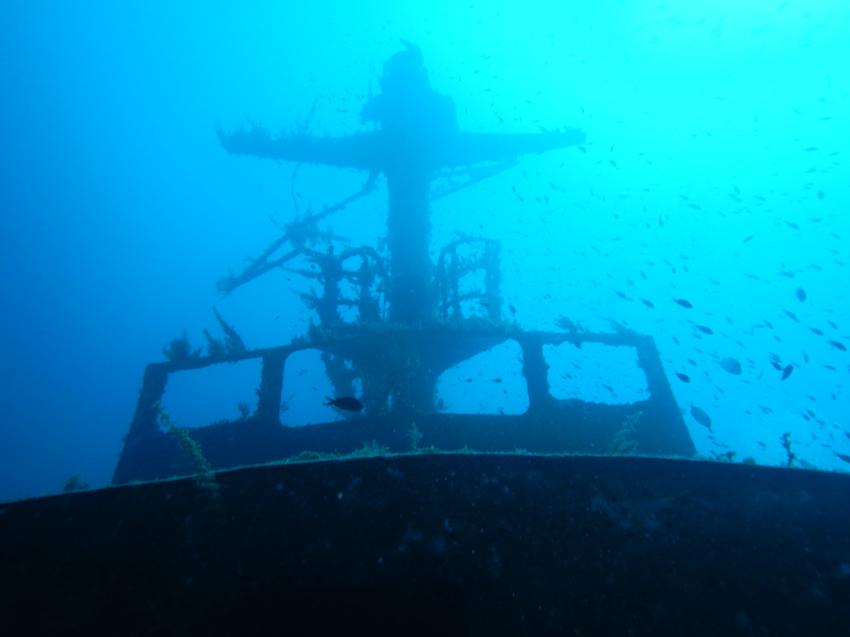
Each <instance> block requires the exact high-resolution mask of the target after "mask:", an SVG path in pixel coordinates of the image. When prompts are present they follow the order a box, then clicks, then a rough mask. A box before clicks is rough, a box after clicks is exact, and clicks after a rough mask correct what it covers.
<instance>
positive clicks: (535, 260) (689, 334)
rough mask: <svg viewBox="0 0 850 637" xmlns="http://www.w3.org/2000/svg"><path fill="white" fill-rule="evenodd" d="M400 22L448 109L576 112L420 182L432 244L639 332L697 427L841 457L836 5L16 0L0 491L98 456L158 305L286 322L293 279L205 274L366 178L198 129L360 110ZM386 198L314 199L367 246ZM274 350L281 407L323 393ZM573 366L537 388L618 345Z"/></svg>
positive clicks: (549, 301)
mask: <svg viewBox="0 0 850 637" xmlns="http://www.w3.org/2000/svg"><path fill="white" fill-rule="evenodd" d="M402 39H405V40H408V41H410V42H413V43H415V44H416V45H417V46H419V47H420V48H421V50H422V53H423V56H424V59H425V64H426V66H427V68H428V71H429V75H430V80H431V84H432V86H433V87H434V88H435V89H436V90H437V91H439V92H440V93H443V94H446V95H449V96H450V97H451V98H452V99H453V100H454V102H455V105H456V108H457V116H458V123H459V126H460V128H461V129H462V130H468V131H473V132H539V131H541V130H551V129H556V128H558V127H564V126H570V127H577V128H581V129H582V130H584V131H585V132H586V134H587V142H586V143H585V144H584V145H583V146H582V148H581V149H580V150H579V149H575V148H572V149H565V150H559V151H552V152H549V153H546V154H542V155H539V156H529V157H525V158H523V159H522V160H521V161H520V162H519V164H518V165H517V166H516V167H514V168H512V169H510V170H508V171H505V172H503V173H500V174H499V175H496V176H495V177H493V178H491V179H489V180H485V181H483V182H481V183H479V184H477V185H475V186H474V187H471V188H468V189H466V190H463V191H461V192H459V193H457V194H455V195H452V196H448V197H444V198H441V199H439V200H437V201H435V202H434V203H433V206H432V218H431V219H432V228H433V229H432V254H433V255H435V256H436V254H437V253H438V252H439V249H440V247H441V246H443V245H445V244H446V243H447V242H448V241H450V240H451V239H452V238H453V237H455V236H457V235H458V234H462V233H466V234H474V235H482V236H485V237H487V238H491V239H496V240H498V241H500V242H501V246H502V251H501V268H502V275H503V280H502V293H503V297H504V301H505V320H508V321H516V322H517V323H518V324H519V325H520V326H521V327H522V328H524V329H529V330H530V329H548V330H555V329H559V328H560V327H562V326H563V325H564V324H567V323H565V320H564V317H567V319H568V321H569V322H571V323H573V324H577V325H581V326H585V327H587V328H589V329H594V330H608V329H611V325H612V323H617V324H620V325H624V326H627V327H629V328H631V329H634V330H636V331H638V332H641V333H645V334H649V335H652V336H653V337H654V338H655V340H656V343H657V346H658V348H659V351H660V353H661V357H662V360H663V363H664V366H665V370H666V372H667V375H668V377H669V380H670V383H671V385H672V387H673V391H674V393H675V396H676V399H677V401H678V403H679V406H680V407H681V408H682V410H683V412H684V414H685V421H686V423H687V425H688V427H689V431H690V434H691V437H692V438H693V440H694V443H695V444H696V447H697V450H698V453H699V454H700V455H702V456H705V457H714V458H718V459H732V460H733V461H745V460H746V461H755V462H757V463H759V464H770V465H787V464H789V459H790V456H789V445H790V447H791V448H792V449H793V454H794V461H793V462H792V463H791V464H792V465H793V466H803V467H809V466H810V467H816V468H819V469H824V470H846V469H850V464H848V462H850V416H848V414H850V398H848V394H847V390H846V383H847V380H848V373H849V372H850V353H848V352H847V348H848V347H850V325H849V324H848V316H850V299H848V291H847V288H848V285H847V281H848V276H847V260H848V258H850V255H848V248H847V243H846V242H847V238H848V237H850V228H848V226H850V220H848V215H847V211H848V209H850V172H849V171H848V169H847V164H846V161H847V158H846V152H847V147H848V141H850V123H848V117H847V113H848V112H850V74H848V73H847V68H848V63H850V44H848V42H850V5H848V4H847V3H846V2H841V1H839V0H835V1H822V2H803V1H802V0H799V1H795V0H788V1H785V2H782V1H770V2H767V1H764V2H763V1H760V0H750V1H741V0H737V1H734V2H733V1H732V0H714V1H712V2H708V1H705V2H685V1H684V0H681V1H669V2H655V1H652V2H650V1H637V0H635V1H628V0H623V1H619V2H617V1H614V0H603V1H601V2H597V3H593V6H590V7H586V6H579V3H575V4H568V3H560V2H530V3H521V4H520V3H512V2H505V3H499V2H471V3H463V4H458V3H453V2H433V3H416V2H408V3H402V2H369V3H346V2H315V3H312V5H311V6H310V7H305V6H298V5H296V3H285V2H249V3H239V4H237V3H201V2H197V3H194V2H185V3H180V4H178V5H176V6H172V4H171V3H165V2H149V3H145V5H144V6H141V5H139V6H118V5H116V4H114V3H107V2H94V1H92V2H85V3H62V2H28V3H23V2H19V3H9V6H7V7H6V8H5V10H4V19H3V21H2V23H0V49H2V55H0V86H2V90H3V101H2V106H0V109H2V110H0V127H2V131H0V138H2V144H0V206H2V214H0V224H2V226H0V237H2V242H3V244H2V250H0V259H2V261H0V273H1V274H2V285H0V295H2V296H0V308H2V312H0V321H2V324H0V335H2V354H0V364H2V369H0V410H2V418H3V420H2V425H0V436H2V437H0V440H2V445H0V499H3V500H6V499H13V498H21V497H29V496H34V495H40V494H45V493H52V492H57V491H60V490H61V489H62V487H63V485H64V484H65V482H66V480H67V479H68V478H69V477H70V476H72V475H75V474H78V475H79V476H80V477H81V479H82V480H84V481H85V482H87V483H88V484H89V485H91V486H102V485H105V484H107V483H108V482H109V481H110V479H111V474H112V471H113V469H114V468H115V463H116V460H117V457H118V454H119V452H120V450H121V443H122V438H123V436H124V435H125V434H126V432H127V428H128V425H129V422H130V419H131V417H132V414H133V410H134V408H135V401H136V398H137V394H138V390H139V386H140V383H141V379H142V373H143V371H144V366H145V365H146V364H147V363H149V362H153V361H156V360H162V359H163V353H162V348H163V347H164V346H165V345H167V344H168V342H169V341H170V340H171V339H173V338H175V337H178V336H180V335H181V334H182V333H183V332H184V330H185V331H186V334H187V336H188V337H189V339H190V340H191V341H192V343H193V344H195V345H196V346H202V345H203V344H204V336H203V329H204V328H207V329H210V330H213V329H215V328H216V327H217V325H216V321H215V318H214V316H213V314H212V311H211V310H212V308H213V307H215V308H217V309H218V311H219V312H221V314H222V316H223V317H224V318H225V319H226V320H227V321H228V322H229V323H231V324H233V325H235V326H236V327H237V328H238V330H239V332H240V334H241V335H242V337H243V338H244V340H245V342H246V344H247V345H248V347H250V348H256V347H264V346H271V345H279V344H284V343H287V342H289V341H290V340H291V339H292V338H295V337H297V336H301V335H303V334H304V333H305V332H306V330H307V328H308V325H309V323H310V320H311V317H312V318H314V315H313V313H311V312H310V311H309V310H308V309H307V308H305V306H304V304H303V303H302V300H301V298H300V296H299V294H301V293H305V292H307V291H308V290H309V289H310V287H311V285H312V284H311V282H310V281H308V280H304V279H301V278H299V277H297V276H296V275H293V274H292V273H287V272H283V271H281V272H275V273H271V274H269V275H267V276H265V277H263V278H261V279H259V280H257V281H254V282H252V283H250V284H248V285H247V286H245V287H243V288H240V289H239V290H236V291H235V292H234V293H233V294H231V295H229V296H226V297H222V296H221V295H220V294H219V292H218V290H217V288H216V283H217V281H219V280H220V279H221V278H222V277H223V276H225V275H227V273H228V272H230V271H239V270H240V269H241V268H242V267H244V265H245V263H246V259H247V258H251V257H254V256H256V255H258V254H259V253H261V251H262V250H263V249H264V248H265V246H266V245H268V243H269V242H270V241H271V240H273V239H274V238H275V237H276V236H277V234H279V231H278V229H277V226H276V224H275V221H277V223H282V222H286V221H289V220H291V219H292V218H293V216H294V215H295V212H296V205H297V206H298V207H300V211H301V212H302V213H303V212H304V211H306V210H307V209H308V207H309V206H312V209H313V210H319V209H321V207H322V206H324V205H331V204H333V203H335V202H337V201H339V200H340V199H342V198H344V197H346V196H348V195H349V194H351V193H352V192H355V191H356V190H357V189H359V188H360V187H361V186H362V183H363V180H364V178H365V175H364V174H362V173H358V172H356V171H350V170H340V169H334V168H324V167H316V166H309V165H303V166H302V167H301V168H300V169H299V171H298V173H297V175H296V177H295V178H294V179H293V174H292V173H293V166H292V165H291V164H283V163H277V162H273V161H260V160H254V159H246V158H236V157H233V156H230V155H228V154H227V153H226V152H224V151H223V150H222V148H221V147H220V145H219V141H218V139H217V137H216V128H217V127H218V126H222V127H224V128H234V127H238V126H241V125H244V124H245V123H248V122H253V121H256V122H260V123H262V124H263V125H264V126H267V127H268V128H270V129H272V130H284V131H286V130H289V131H292V130H295V129H297V128H298V126H299V125H308V126H309V132H310V133H312V134H315V135H342V134H345V133H351V132H355V131H358V130H363V129H364V126H363V125H362V124H361V122H360V109H361V107H362V105H363V103H364V102H365V101H366V100H367V99H368V97H369V95H370V90H371V91H376V90H377V89H378V79H379V77H380V75H381V70H382V66H383V63H384V61H385V60H386V59H387V58H388V57H389V56H390V55H392V54H393V53H395V52H397V51H398V50H400V49H401V48H402V46H403V45H402ZM308 120H309V122H308ZM385 215H386V188H385V184H383V183H382V182H379V187H378V189H377V191H376V192H375V193H373V194H371V195H370V196H369V197H366V198H365V199H363V200H360V201H358V202H356V203H355V204H353V205H352V206H350V207H349V208H346V209H345V210H344V211H342V212H341V213H339V214H338V215H336V216H335V217H334V218H333V220H332V222H331V225H332V227H333V230H334V232H335V233H337V234H339V235H341V236H345V237H346V238H348V239H350V241H351V242H352V243H354V244H359V243H370V244H377V243H378V239H379V238H380V237H381V235H382V234H383V233H384V232H385V221H386V219H385ZM508 306H513V308H514V309H515V312H511V311H509V310H508ZM689 306H690V307H689ZM515 357H516V353H515V352H514V351H511V350H510V349H508V350H506V351H497V352H494V353H492V356H491V358H490V359H488V361H486V362H484V363H480V364H479V367H481V368H485V369H489V368H490V367H492V366H494V365H496V366H498V365H500V364H502V363H504V364H505V365H506V366H507V365H508V363H509V362H510V361H513V360H514V359H515ZM735 361H737V363H738V365H739V367H738V366H736V365H735ZM302 363H303V374H302V380H301V382H300V384H298V383H296V384H294V387H295V388H297V389H299V391H297V392H294V393H293V394H292V395H291V396H288V398H289V399H290V400H291V412H290V413H289V416H291V417H292V419H293V421H292V422H291V423H290V424H295V425H297V424H304V423H306V422H310V421H314V420H323V419H326V414H325V413H324V410H325V408H324V407H323V406H322V402H323V398H324V395H325V393H326V386H325V385H323V383H324V382H325V379H323V378H322V375H321V373H320V372H319V371H317V370H316V365H317V362H316V361H310V360H304V361H302ZM580 363H581V368H582V370H583V371H585V372H588V373H582V374H576V375H575V377H577V378H579V380H578V381H576V380H575V379H574V376H573V375H570V374H565V375H564V379H565V384H564V385H563V386H562V387H560V388H558V391H560V392H561V395H573V394H575V395H578V396H581V397H584V398H586V399H589V400H600V401H614V402H616V401H619V400H633V399H634V396H639V392H640V388H639V383H638V386H634V379H633V378H631V377H629V374H628V373H627V371H626V372H624V371H623V365H624V364H623V361H621V360H619V359H617V358H616V357H611V356H609V355H608V354H606V353H604V352H600V353H599V354H598V356H596V357H594V356H592V355H591V356H590V357H589V360H588V359H587V358H585V359H582V360H581V361H580ZM591 369H592V372H590V371H588V370H591ZM255 371H256V370H251V369H247V370H243V369H242V368H240V366H236V367H234V369H233V370H232V372H230V373H226V374H224V375H222V376H220V377H219V376H215V374H214V373H213V376H210V377H207V378H205V379H204V383H203V384H201V385H197V386H194V385H193V384H192V381H191V380H189V379H187V380H186V382H185V383H180V382H175V383H173V384H169V393H168V395H167V396H166V400H165V403H166V406H167V407H168V410H169V413H171V414H172V415H173V416H174V418H175V419H176V420H177V421H178V422H180V423H181V424H185V425H187V426H191V425H198V424H204V423H206V422H209V421H211V420H215V419H218V418H223V417H227V418H233V417H235V416H237V415H238V412H237V405H238V404H239V403H240V402H243V401H247V402H250V401H251V400H252V396H253V391H254V387H253V386H252V382H254V381H253V380H252V376H251V374H252V373H254V372H255ZM300 372H302V369H293V370H292V371H291V372H290V370H287V372H286V373H287V375H289V374H290V373H294V374H295V375H296V376H297V375H298V374H299V373H300ZM451 373H452V374H454V375H455V376H457V378H454V376H451V377H447V378H446V379H444V380H443V381H441V384H440V386H439V388H438V390H439V391H440V395H441V397H442V398H443V400H444V404H445V408H446V409H455V410H457V411H472V412H475V411H487V410H495V411H497V412H499V411H500V410H503V411H505V412H506V413H512V412H516V411H522V409H523V400H524V397H523V396H522V395H518V394H517V393H516V392H514V391H513V390H512V389H511V388H512V387H515V385H511V381H510V379H509V378H506V379H505V387H500V388H499V390H498V392H494V391H493V388H492V387H491V386H490V385H489V384H487V383H486V382H483V383H481V384H480V386H478V385H476V386H474V387H472V388H470V387H468V386H466V385H465V384H464V383H462V379H463V378H464V377H466V376H468V375H470V374H472V375H476V374H480V373H481V372H480V371H479V372H476V371H474V370H472V371H470V370H468V369H464V370H455V371H454V372H451ZM289 380H290V379H289V376H287V383H289ZM572 383H576V384H572ZM291 386H293V385H290V384H287V392H288V391H289V387H291ZM695 408H696V409H695ZM702 416H708V417H709V418H710V422H709V423H708V425H707V424H706V419H705V418H703V417H702ZM193 418H194V419H197V421H193V420H192V419H193Z"/></svg>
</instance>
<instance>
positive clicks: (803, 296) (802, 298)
mask: <svg viewBox="0 0 850 637" xmlns="http://www.w3.org/2000/svg"><path fill="white" fill-rule="evenodd" d="M807 296H808V295H807V294H806V291H805V290H804V289H803V288H797V298H798V299H799V300H800V301H801V302H802V301H805V300H806V297H807Z"/></svg>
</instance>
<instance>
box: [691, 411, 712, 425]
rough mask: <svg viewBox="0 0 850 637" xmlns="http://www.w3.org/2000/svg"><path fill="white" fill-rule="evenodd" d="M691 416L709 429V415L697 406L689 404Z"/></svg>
mask: <svg viewBox="0 0 850 637" xmlns="http://www.w3.org/2000/svg"><path fill="white" fill-rule="evenodd" d="M691 416H693V417H694V420H696V421H697V422H698V423H699V424H701V425H702V426H703V427H706V428H708V429H711V416H709V415H708V414H707V413H705V412H704V411H703V410H702V409H700V408H699V407H696V406H694V405H691Z"/></svg>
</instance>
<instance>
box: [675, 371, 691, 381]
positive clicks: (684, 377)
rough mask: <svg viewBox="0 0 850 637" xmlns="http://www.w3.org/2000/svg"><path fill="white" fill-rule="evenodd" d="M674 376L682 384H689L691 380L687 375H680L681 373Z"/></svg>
mask: <svg viewBox="0 0 850 637" xmlns="http://www.w3.org/2000/svg"><path fill="white" fill-rule="evenodd" d="M676 376H677V377H678V379H679V380H680V381H682V382H683V383H689V382H691V379H690V377H689V376H688V375H687V374H682V373H681V372H676Z"/></svg>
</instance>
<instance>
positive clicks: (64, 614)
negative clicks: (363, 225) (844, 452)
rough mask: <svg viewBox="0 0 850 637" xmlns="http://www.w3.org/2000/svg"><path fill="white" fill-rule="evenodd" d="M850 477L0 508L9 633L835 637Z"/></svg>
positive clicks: (450, 482)
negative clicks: (773, 636)
mask: <svg viewBox="0 0 850 637" xmlns="http://www.w3.org/2000/svg"><path fill="white" fill-rule="evenodd" d="M848 492H850V476H846V475H840V474H826V473H818V472H811V471H805V470H793V471H790V470H782V469H773V468H766V467H755V466H746V465H734V464H728V463H716V462H698V461H692V460H671V459H653V458H638V457H578V456H572V457H571V456H564V457H542V456H529V455H519V454H504V455H493V454H480V455H479V454H428V455H425V454H421V455H419V454H417V455H413V454H411V455H404V456H394V457H374V458H360V459H347V460H337V461H321V462H307V463H296V464H281V465H269V466H265V467H254V468H245V469H238V470H233V471H228V472H222V473H219V474H217V475H216V476H215V478H214V480H213V481H212V482H204V481H200V480H198V479H195V478H185V479H180V480H176V481H167V482H156V483H150V484H145V485H132V486H122V487H113V488H109V489H105V490H101V491H94V492H87V493H86V492H82V493H73V494H66V495H60V496H53V497H48V498H42V499H38V500H30V501H24V502H19V503H13V504H8V505H5V506H4V507H3V508H2V509H0V511H1V512H2V515H0V557H2V563H3V569H2V570H1V571H0V584H2V590H3V591H4V593H3V595H2V596H0V617H2V620H0V625H2V627H3V630H4V634H7V635H12V634H56V633H59V632H62V633H66V634H67V633H82V632H83V631H85V632H96V633H106V632H108V633H110V634H126V635H150V634H162V635H178V634H200V633H202V632H203V633H206V634H251V633H253V632H257V631H260V630H262V631H263V632H264V633H269V634H307V633H308V631H309V633H310V634H330V633H331V631H334V632H337V631H342V632H344V633H345V634H373V635H383V634H387V635H389V634H393V635H397V634H427V635H433V634H441V635H493V634H499V635H501V634H505V635H507V634H510V635H547V634H623V635H626V634H628V635H691V636H701V635H761V634H770V635H804V634H806V635H838V634H843V633H844V632H845V631H846V628H847V626H848V625H850V624H849V623H848V622H850V535H848V534H847V533H846V530H847V528H850V500H849V499H848V498H847V493H848Z"/></svg>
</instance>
